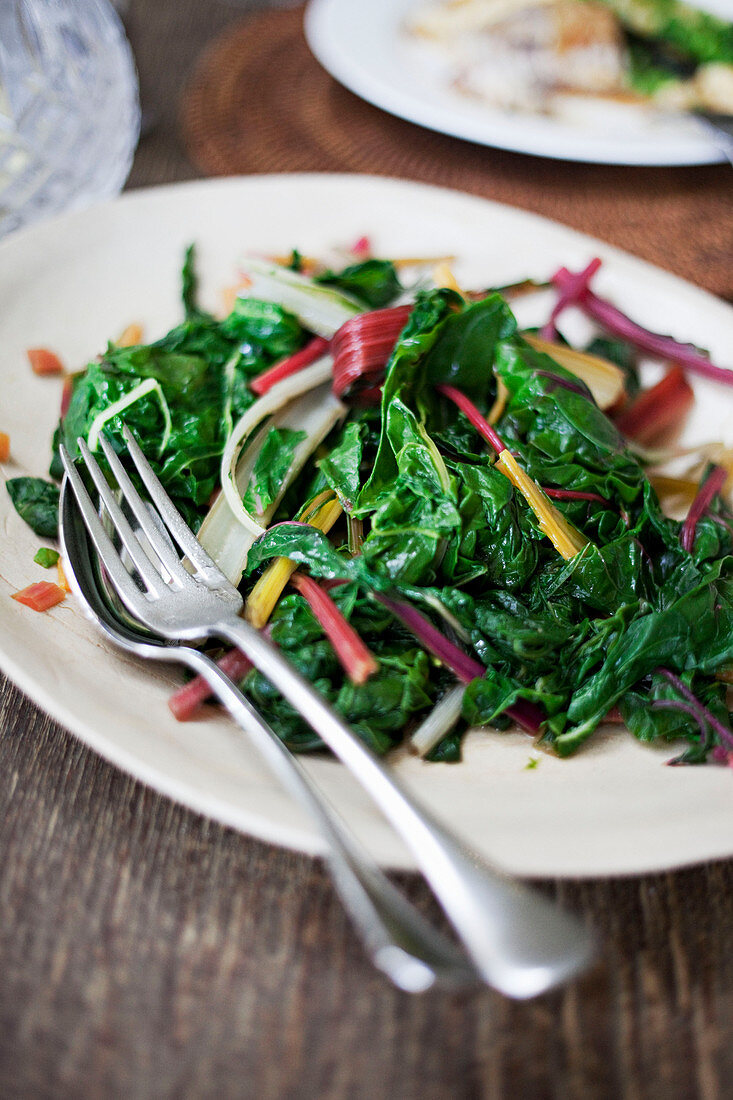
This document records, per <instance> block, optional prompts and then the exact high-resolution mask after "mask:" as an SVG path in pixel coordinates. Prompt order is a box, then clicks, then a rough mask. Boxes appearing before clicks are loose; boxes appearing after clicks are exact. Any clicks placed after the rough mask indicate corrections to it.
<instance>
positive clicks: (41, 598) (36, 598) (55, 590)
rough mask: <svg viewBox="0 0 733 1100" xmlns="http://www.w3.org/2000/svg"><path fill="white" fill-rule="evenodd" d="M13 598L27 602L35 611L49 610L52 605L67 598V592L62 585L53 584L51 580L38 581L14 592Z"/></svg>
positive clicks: (23, 602) (20, 601)
mask: <svg viewBox="0 0 733 1100" xmlns="http://www.w3.org/2000/svg"><path fill="white" fill-rule="evenodd" d="M13 599H14V600H17V601H18V603H22V604H25V606H26V607H30V608H31V609H32V610H33V611H48V609H49V608H50V607H55V606H56V604H57V603H61V601H62V600H65V599H66V592H65V591H64V589H63V588H61V586H60V585H58V584H53V583H52V582H51V581H36V582H35V584H29V585H28V587H27V588H22V589H21V590H20V592H14V593H13Z"/></svg>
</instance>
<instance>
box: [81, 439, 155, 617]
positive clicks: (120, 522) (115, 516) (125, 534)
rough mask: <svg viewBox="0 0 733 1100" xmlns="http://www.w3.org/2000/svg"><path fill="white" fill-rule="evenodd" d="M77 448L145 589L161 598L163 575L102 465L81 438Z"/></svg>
mask: <svg viewBox="0 0 733 1100" xmlns="http://www.w3.org/2000/svg"><path fill="white" fill-rule="evenodd" d="M76 442H77V445H78V447H79V451H80V453H81V456H82V458H83V459H84V462H85V463H86V467H87V470H88V471H89V473H90V474H91V476H92V481H93V482H94V485H95V488H96V490H97V492H98V493H99V496H100V499H101V501H102V502H103V504H104V506H105V508H106V509H107V513H108V515H109V518H110V520H111V521H112V523H113V525H114V527H115V530H116V531H117V535H118V536H119V540H120V542H121V543H122V545H123V546H124V548H125V550H127V552H128V554H129V555H130V557H131V558H132V561H133V562H134V565H135V568H136V570H137V572H138V573H139V574H140V577H141V579H142V580H143V582H144V584H145V586H146V587H147V588H148V589H149V590H150V591H151V592H153V593H154V594H155V595H156V596H160V595H161V594H162V592H163V590H164V587H165V581H164V580H163V578H162V576H161V575H160V572H159V571H158V569H157V568H156V566H155V565H154V564H153V562H152V561H151V559H150V558H149V557H148V555H147V553H146V552H145V549H144V548H143V546H142V544H141V542H140V540H139V539H138V537H137V535H136V534H135V532H134V531H133V529H132V527H131V526H130V522H129V520H128V518H127V516H126V515H125V513H124V512H123V511H122V509H121V507H120V505H119V504H118V502H117V500H116V498H115V495H114V493H113V491H112V489H110V487H109V484H108V482H107V479H106V477H105V476H104V474H103V473H102V471H101V469H100V468H99V463H98V462H97V460H96V458H95V457H94V455H93V454H92V452H91V451H90V450H89V447H88V446H87V443H86V441H85V440H84V439H83V438H82V437H81V436H80V437H79V438H78V439H77V441H76Z"/></svg>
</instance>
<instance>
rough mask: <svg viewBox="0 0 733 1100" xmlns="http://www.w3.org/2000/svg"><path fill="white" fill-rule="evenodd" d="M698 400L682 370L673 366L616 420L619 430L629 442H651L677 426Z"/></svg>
mask: <svg viewBox="0 0 733 1100" xmlns="http://www.w3.org/2000/svg"><path fill="white" fill-rule="evenodd" d="M694 400H695V395H694V394H693V392H692V387H691V386H690V384H689V382H688V381H687V379H686V378H685V372H684V371H683V369H682V367H680V366H675V367H672V369H671V370H669V371H667V373H666V374H665V375H664V377H663V378H660V380H659V381H658V382H657V384H656V385H655V386H652V387H651V388H650V389H648V390H645V391H644V392H643V393H640V394H639V396H638V397H636V398H635V399H634V400H633V401H632V402H631V404H630V405H629V406H627V408H625V409H624V410H623V412H622V413H621V414H620V415H619V416H617V417H616V427H617V428H618V430H619V431H620V432H621V433H622V434H623V435H625V436H626V438H627V439H635V440H636V441H637V443H642V444H648V443H651V442H653V441H654V440H655V439H657V438H658V437H659V436H660V435H663V434H664V433H665V432H668V431H670V430H671V429H672V428H675V427H677V426H678V425H679V424H680V422H681V421H682V419H683V418H684V417H685V416H686V415H687V412H688V411H689V409H690V407H691V405H692V404H693V402H694Z"/></svg>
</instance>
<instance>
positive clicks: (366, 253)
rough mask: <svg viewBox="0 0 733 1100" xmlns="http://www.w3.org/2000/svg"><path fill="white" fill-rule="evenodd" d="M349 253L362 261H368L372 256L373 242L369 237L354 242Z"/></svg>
mask: <svg viewBox="0 0 733 1100" xmlns="http://www.w3.org/2000/svg"><path fill="white" fill-rule="evenodd" d="M349 252H350V253H351V255H352V256H356V257H358V259H360V260H368V259H369V257H370V256H371V254H372V242H371V241H370V240H369V238H368V237H359V239H358V240H356V241H354V243H353V244H352V246H351V248H350V249H349Z"/></svg>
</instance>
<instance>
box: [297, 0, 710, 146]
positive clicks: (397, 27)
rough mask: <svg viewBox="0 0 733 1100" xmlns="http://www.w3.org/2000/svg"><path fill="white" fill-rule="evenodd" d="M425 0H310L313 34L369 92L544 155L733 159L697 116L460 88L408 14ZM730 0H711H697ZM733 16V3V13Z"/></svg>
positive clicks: (326, 57)
mask: <svg viewBox="0 0 733 1100" xmlns="http://www.w3.org/2000/svg"><path fill="white" fill-rule="evenodd" d="M423 2H424V0H368V3H365V2H364V0H310V3H309V5H308V7H307V9H306V13H305V34H306V39H307V41H308V45H309V46H310V48H311V50H312V52H313V53H314V55H315V56H316V58H317V59H318V60H319V61H320V63H321V64H322V65H323V67H324V68H325V69H326V70H327V71H328V72H329V73H331V75H332V76H333V77H335V78H336V80H338V81H339V82H340V83H341V84H343V85H344V86H345V87H347V88H349V90H350V91H352V92H354V93H355V94H356V95H358V96H360V97H361V98H362V99H365V100H367V101H368V102H369V103H373V104H374V105H375V106H377V107H381V108H382V109H383V110H385V111H388V112H389V113H390V114H393V115H397V116H398V117H399V118H404V119H407V120H408V121H409V122H416V123H418V124H419V125H420V126H425V127H427V128H428V129H430V130H437V131H439V132H440V133H444V134H451V135H452V136H454V137H459V138H466V139H468V140H469V141H475V142H477V143H478V144H480V145H489V146H496V147H498V148H500V149H509V150H512V151H514V152H517V153H533V154H535V155H536V156H541V157H554V158H559V159H563V160H574V161H588V162H594V163H598V164H629V165H684V164H712V163H717V162H718V161H723V160H725V156H724V154H723V153H722V152H721V151H720V150H719V149H717V148H716V146H715V145H714V144H713V142H712V141H711V139H710V138H709V137H708V136H707V134H706V133H704V132H703V131H702V129H701V128H700V127H699V126H698V124H697V123H696V122H695V121H694V120H693V119H691V118H685V117H683V116H679V115H662V114H656V113H653V112H650V111H643V110H631V109H630V108H623V109H622V108H620V107H615V106H614V105H609V106H607V107H603V109H601V108H599V106H598V105H597V103H594V102H593V101H592V100H588V101H586V102H583V100H582V97H580V96H578V97H577V104H576V106H575V108H574V111H575V112H576V114H577V121H575V120H574V121H573V122H572V123H571V122H569V121H564V120H562V119H560V118H553V117H550V116H543V115H539V114H531V113H519V112H515V113H510V112H507V111H502V110H501V109H499V108H497V107H492V106H491V105H490V104H488V103H484V102H480V101H475V100H473V99H470V98H469V97H468V96H465V95H462V94H461V93H460V92H458V91H456V90H455V89H453V88H451V87H450V85H449V82H448V79H447V77H446V74H445V72H444V71H443V66H442V65H441V64H440V63H438V62H437V61H436V59H435V56H434V55H433V53H432V51H431V50H430V48H429V47H428V46H427V45H425V44H422V43H420V42H417V41H413V40H410V38H409V37H408V36H407V35H406V34H405V33H404V30H403V24H404V21H405V17H406V16H407V15H408V13H409V12H411V11H413V10H415V8H418V7H420V6H421V5H422V3H423ZM714 3H719V4H727V3H728V0H705V3H703V2H702V0H701V2H700V3H699V4H698V5H697V6H699V7H704V6H707V5H708V4H709V5H712V4H714ZM728 18H730V12H729V13H728Z"/></svg>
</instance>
